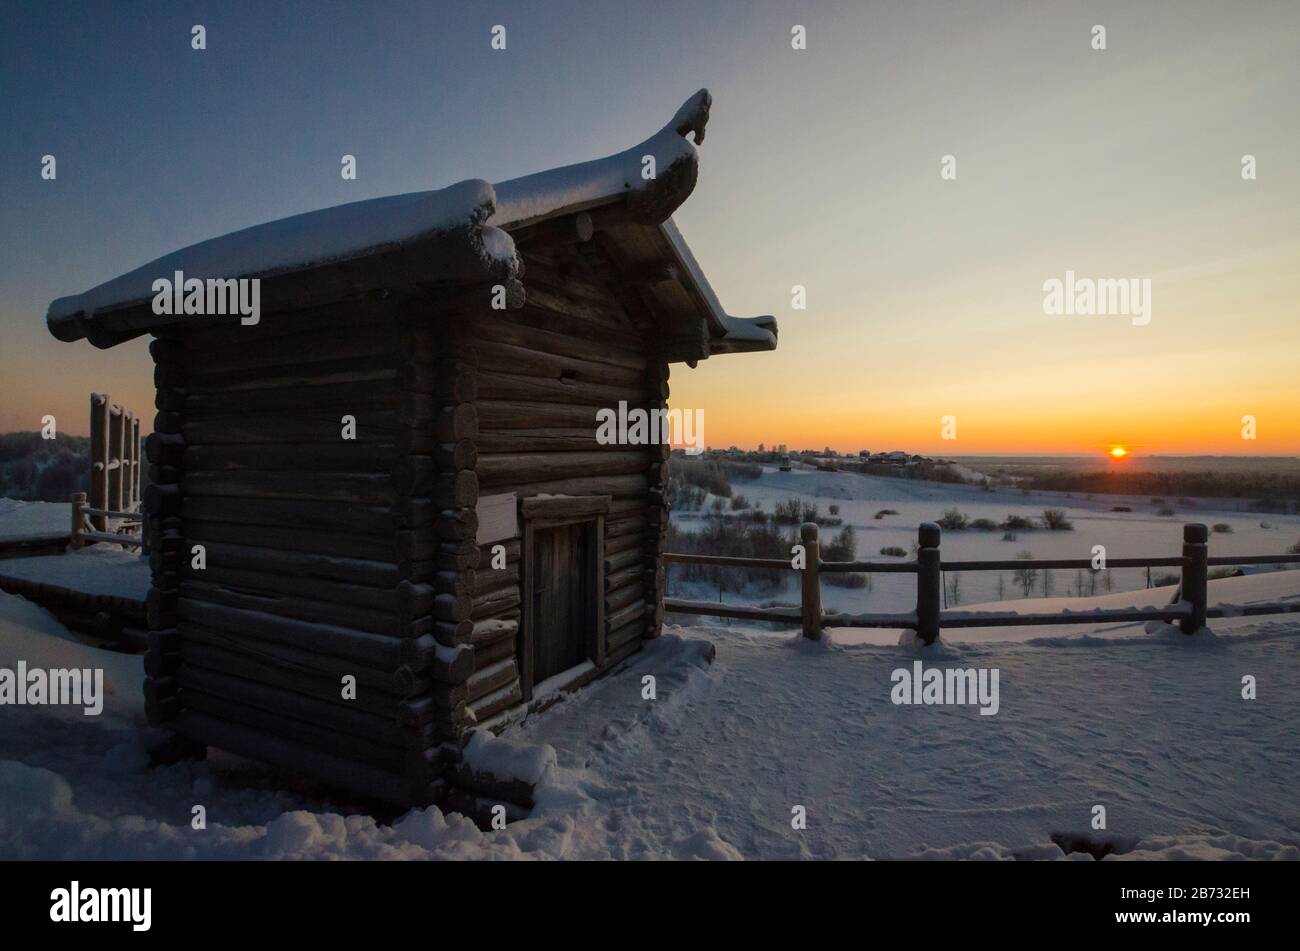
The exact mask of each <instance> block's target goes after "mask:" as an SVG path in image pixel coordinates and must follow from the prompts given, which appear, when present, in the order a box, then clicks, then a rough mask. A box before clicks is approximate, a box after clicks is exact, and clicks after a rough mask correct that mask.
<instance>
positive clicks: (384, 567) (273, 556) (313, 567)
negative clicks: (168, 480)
mask: <svg viewBox="0 0 1300 951" xmlns="http://www.w3.org/2000/svg"><path fill="white" fill-rule="evenodd" d="M179 541H180V543H181V544H182V545H183V546H184V549H185V552H186V554H187V555H188V553H189V547H190V545H191V544H192V541H191V540H183V539H180V540H179ZM204 547H205V549H206V553H207V562H208V568H209V569H211V568H213V567H221V568H226V569H230V570H233V571H243V572H250V573H253V574H256V575H263V576H276V577H280V578H285V577H294V578H302V579H324V580H328V581H341V582H346V583H349V584H352V585H355V586H361V587H366V588H378V589H383V590H392V589H393V588H394V587H395V586H396V585H397V582H398V581H399V580H400V578H399V575H398V571H397V566H396V565H395V564H393V563H391V562H384V561H373V560H368V559H362V558H356V557H346V556H345V557H339V556H335V555H322V554H318V553H315V552H297V551H283V550H279V549H274V548H266V547H262V546H258V545H255V544H250V543H248V542H243V543H234V544H232V543H225V542H205V543H204Z"/></svg>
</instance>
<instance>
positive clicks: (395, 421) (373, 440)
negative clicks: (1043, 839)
mask: <svg viewBox="0 0 1300 951" xmlns="http://www.w3.org/2000/svg"><path fill="white" fill-rule="evenodd" d="M345 416H350V417H352V419H353V420H354V421H355V427H352V426H350V425H349V424H346V423H344V421H343V420H344V417H345ZM345 427H346V428H347V429H348V430H349V432H350V434H351V435H352V437H353V438H349V439H344V438H343V434H344V431H345ZM405 428H409V424H408V422H407V421H406V420H404V419H402V418H401V417H400V416H399V415H398V414H397V412H396V411H394V410H366V409H357V410H355V411H342V412H339V411H327V410H324V409H318V408H316V407H313V406H302V407H298V408H297V411H296V412H295V411H294V409H293V408H286V409H285V410H284V411H282V412H276V413H275V414H274V415H272V414H270V413H245V414H241V415H238V416H213V417H207V418H202V419H194V418H192V417H191V418H188V421H187V422H186V423H185V424H184V425H183V426H182V427H181V434H182V435H183V436H184V437H185V442H186V444H187V445H190V446H214V445H228V444H232V443H234V444H242V445H250V444H251V445H260V444H263V443H271V444H273V445H277V446H280V445H285V444H290V445H302V444H308V443H311V444H315V443H321V444H324V445H327V446H342V447H344V448H355V449H357V451H358V452H363V451H365V450H364V449H363V447H362V445H361V444H366V445H369V444H379V445H393V444H395V443H396V442H397V440H398V431H399V430H401V429H405ZM349 444H350V445H349Z"/></svg>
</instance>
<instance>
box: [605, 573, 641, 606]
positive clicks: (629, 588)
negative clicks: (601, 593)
mask: <svg viewBox="0 0 1300 951" xmlns="http://www.w3.org/2000/svg"><path fill="white" fill-rule="evenodd" d="M644 601H645V585H644V584H642V583H641V581H640V580H639V579H638V580H637V581H634V582H633V583H632V584H629V585H624V586H623V587H622V588H619V589H618V590H616V591H610V592H609V593H607V594H606V595H605V613H606V614H614V613H615V612H617V611H619V610H620V609H622V608H625V607H627V606H628V605H629V604H633V603H639V602H644Z"/></svg>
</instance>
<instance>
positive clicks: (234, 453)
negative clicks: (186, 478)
mask: <svg viewBox="0 0 1300 951" xmlns="http://www.w3.org/2000/svg"><path fill="white" fill-rule="evenodd" d="M154 435H157V434H156V433H155V434H154ZM400 458H408V457H405V456H402V457H400ZM398 460H399V456H398V449H397V444H396V443H395V442H365V443H361V442H354V441H352V440H336V441H335V442H333V443H305V444H302V445H289V444H285V443H282V444H279V445H243V444H218V445H208V446H190V447H189V448H188V449H186V450H185V451H184V456H183V458H182V461H181V465H182V466H183V467H184V469H185V470H186V471H187V472H198V471H208V472H237V471H240V470H247V469H253V470H287V471H290V472H304V471H305V472H313V471H314V472H342V473H346V472H354V473H386V472H389V471H391V470H392V469H393V468H394V466H395V465H397V464H398Z"/></svg>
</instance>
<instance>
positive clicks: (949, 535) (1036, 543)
mask: <svg viewBox="0 0 1300 951" xmlns="http://www.w3.org/2000/svg"><path fill="white" fill-rule="evenodd" d="M732 489H733V491H734V492H735V493H736V494H740V495H744V496H745V497H746V498H747V499H748V500H749V501H750V502H751V503H761V504H762V507H763V510H764V511H765V512H768V513H771V512H772V511H773V510H774V508H775V507H776V504H777V503H778V502H784V501H785V500H786V499H789V498H791V497H796V496H797V497H798V498H800V499H802V500H803V501H805V502H815V503H816V504H817V505H818V507H819V508H820V510H821V512H822V514H824V515H825V514H829V511H830V506H831V505H837V506H839V515H838V517H839V518H842V519H843V520H844V524H845V525H852V526H853V527H854V531H855V533H856V535H857V546H858V558H859V559H860V560H870V561H894V560H896V561H905V560H907V559H908V558H911V557H912V555H911V552H912V546H913V545H914V544H915V542H916V530H917V525H919V524H920V523H921V522H932V521H935V520H937V519H938V518H939V517H940V516H941V515H942V514H943V513H944V511H945V510H946V509H949V508H957V509H959V510H960V511H961V512H962V513H964V514H965V515H967V516H968V517H969V518H971V519H976V518H988V519H992V520H993V521H994V522H996V523H1001V522H1002V521H1003V520H1004V519H1005V518H1006V517H1007V516H1008V515H1019V516H1023V517H1026V518H1028V517H1035V518H1038V517H1041V516H1042V513H1043V510H1044V509H1047V508H1053V509H1062V510H1063V511H1064V512H1065V513H1066V517H1067V518H1068V519H1069V520H1070V521H1071V522H1072V523H1073V525H1074V529H1073V530H1072V531H1047V530H1045V529H1034V530H1030V531H1018V532H1016V533H1015V535H1016V537H1015V540H1014V541H1003V540H1002V536H1003V532H1002V531H1000V530H998V531H972V530H966V531H946V532H944V533H943V540H942V551H943V557H944V559H945V560H949V561H956V560H962V561H968V560H969V561H977V560H1000V559H1013V558H1017V557H1018V556H1019V555H1020V553H1021V552H1023V551H1028V552H1031V553H1032V554H1033V556H1034V558H1036V559H1046V558H1091V557H1092V548H1093V546H1094V545H1104V546H1105V548H1106V556H1107V557H1108V558H1133V557H1138V556H1143V555H1150V556H1160V557H1172V556H1176V555H1178V554H1179V553H1180V552H1181V550H1182V544H1183V535H1182V533H1183V524H1184V523H1186V522H1204V523H1207V524H1211V525H1213V524H1217V523H1223V524H1227V525H1229V526H1230V527H1231V529H1232V530H1231V531H1230V532H1227V533H1218V532H1216V533H1213V534H1211V535H1210V554H1211V555H1246V554H1260V555H1263V554H1282V553H1284V552H1286V551H1287V549H1289V548H1290V547H1291V546H1292V545H1294V544H1296V543H1297V542H1300V515H1260V514H1256V513H1250V512H1245V511H1242V510H1241V509H1242V508H1243V507H1244V505H1245V503H1244V502H1243V501H1241V500H1238V499H1190V500H1188V501H1189V502H1191V503H1193V505H1191V506H1187V505H1184V504H1180V502H1179V500H1177V499H1166V500H1165V501H1166V502H1167V503H1168V504H1169V505H1171V506H1172V507H1173V508H1174V509H1175V510H1176V513H1177V514H1175V515H1173V516H1172V517H1171V516H1160V515H1156V514H1155V513H1156V511H1157V509H1158V508H1160V506H1158V505H1155V504H1153V503H1152V501H1151V499H1150V498H1147V497H1133V496H1116V495H1097V496H1094V497H1093V498H1092V499H1088V498H1087V497H1085V496H1081V495H1078V494H1074V495H1072V496H1067V495H1066V494H1064V493H1060V492H1032V493H1030V494H1024V493H1023V492H1022V491H1021V490H1020V489H1005V488H1003V489H996V490H992V491H988V492H985V491H983V490H981V489H980V488H978V487H976V486H967V485H959V484H946V483H945V484H940V483H934V482H921V481H912V480H909V479H895V478H889V477H885V476H864V475H860V474H858V473H854V472H821V471H817V470H815V469H811V468H804V467H801V466H796V467H795V468H794V469H793V470H792V471H790V472H780V471H778V470H777V469H775V468H773V467H770V466H765V467H764V468H763V475H762V477H761V478H759V479H756V480H752V481H744V480H735V481H733V482H732ZM711 502H712V497H710V498H708V499H706V501H705V507H704V510H703V511H704V512H707V511H708V509H709V505H710V504H711ZM1115 506H1127V507H1129V508H1131V509H1132V510H1133V511H1131V512H1113V511H1111V509H1112V508H1114V507H1115ZM883 509H893V510H895V511H896V512H897V513H898V514H896V515H886V516H884V517H882V518H879V519H877V518H875V517H874V516H875V514H876V513H877V512H879V511H881V510H883ZM703 517H704V516H703V514H702V513H701V512H683V511H674V512H673V520H674V522H675V523H676V524H677V526H678V527H679V528H682V529H684V530H687V531H692V530H696V529H698V528H699V527H700V526H701V525H702V523H703V522H702V519H703ZM839 531H840V528H839V527H834V528H831V527H824V528H822V529H821V537H822V539H823V541H826V540H829V539H831V538H833V537H834V535H835V534H836V533H837V532H839ZM884 547H897V548H901V549H903V551H905V552H907V553H908V554H907V555H906V556H905V557H902V558H891V557H888V556H883V555H881V554H880V549H881V548H884ZM1176 572H1177V569H1175V568H1154V569H1152V576H1153V578H1154V577H1158V576H1159V575H1160V574H1172V573H1176ZM1013 575H1014V573H1013V572H1011V571H1004V572H997V571H981V572H974V571H966V572H961V573H960V581H959V591H958V592H957V594H956V597H955V599H954V597H953V596H952V595H951V591H950V587H951V585H952V584H953V578H952V576H951V575H950V576H949V577H948V578H946V587H948V588H949V591H950V594H949V603H948V605H947V607H948V608H951V609H956V608H962V609H965V608H966V607H967V606H969V605H973V604H977V603H982V602H990V601H998V600H1004V599H1005V600H1010V599H1013V598H1018V597H1020V596H1021V595H1022V591H1021V590H1020V588H1019V587H1018V586H1017V585H1016V582H1015V578H1014V577H1013ZM1080 575H1083V577H1080ZM672 577H673V572H672V569H669V579H670V584H672ZM1044 580H1047V583H1048V584H1049V585H1050V589H1049V590H1048V591H1044V590H1043V583H1044ZM1146 581H1147V573H1146V570H1145V569H1142V568H1127V569H1126V568H1116V569H1111V570H1108V571H1106V572H1104V573H1102V574H1100V575H1098V576H1097V579H1096V584H1097V587H1096V589H1095V590H1093V589H1092V588H1091V586H1090V585H1091V579H1089V578H1088V577H1087V576H1086V573H1085V572H1074V571H1051V572H1041V571H1040V572H1039V580H1038V582H1037V585H1036V587H1035V590H1034V591H1033V592H1031V597H1034V596H1040V597H1041V596H1045V597H1052V596H1054V595H1058V596H1067V595H1069V594H1074V595H1079V594H1081V593H1082V594H1087V595H1089V596H1092V595H1100V594H1106V593H1109V592H1111V591H1115V592H1122V591H1135V590H1140V589H1143V588H1145V587H1146ZM796 584H797V579H796V578H795V576H794V575H793V574H791V575H790V576H789V577H788V578H787V579H786V581H785V585H784V589H783V590H781V591H771V590H764V591H752V592H746V593H744V594H737V593H735V592H724V594H723V600H726V601H731V602H735V603H742V602H759V601H773V600H780V601H785V602H791V601H797V598H798V593H797V588H796ZM1108 585H1109V587H1107V586H1108ZM1297 586H1298V587H1300V576H1297ZM673 593H674V594H677V595H679V596H682V597H690V598H699V599H702V600H717V599H718V592H717V590H716V588H715V589H713V590H712V591H709V590H708V588H707V586H703V585H698V584H697V585H692V586H687V585H684V584H683V585H680V586H678V587H676V588H675V589H673ZM822 604H823V606H824V607H825V608H827V609H829V610H836V611H844V612H848V613H860V612H886V611H907V610H910V609H911V608H912V607H914V606H915V604H916V579H915V578H914V577H913V576H912V575H908V574H876V575H873V576H872V577H871V584H870V586H869V587H868V588H841V587H835V586H833V585H829V584H826V585H823V588H822Z"/></svg>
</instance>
